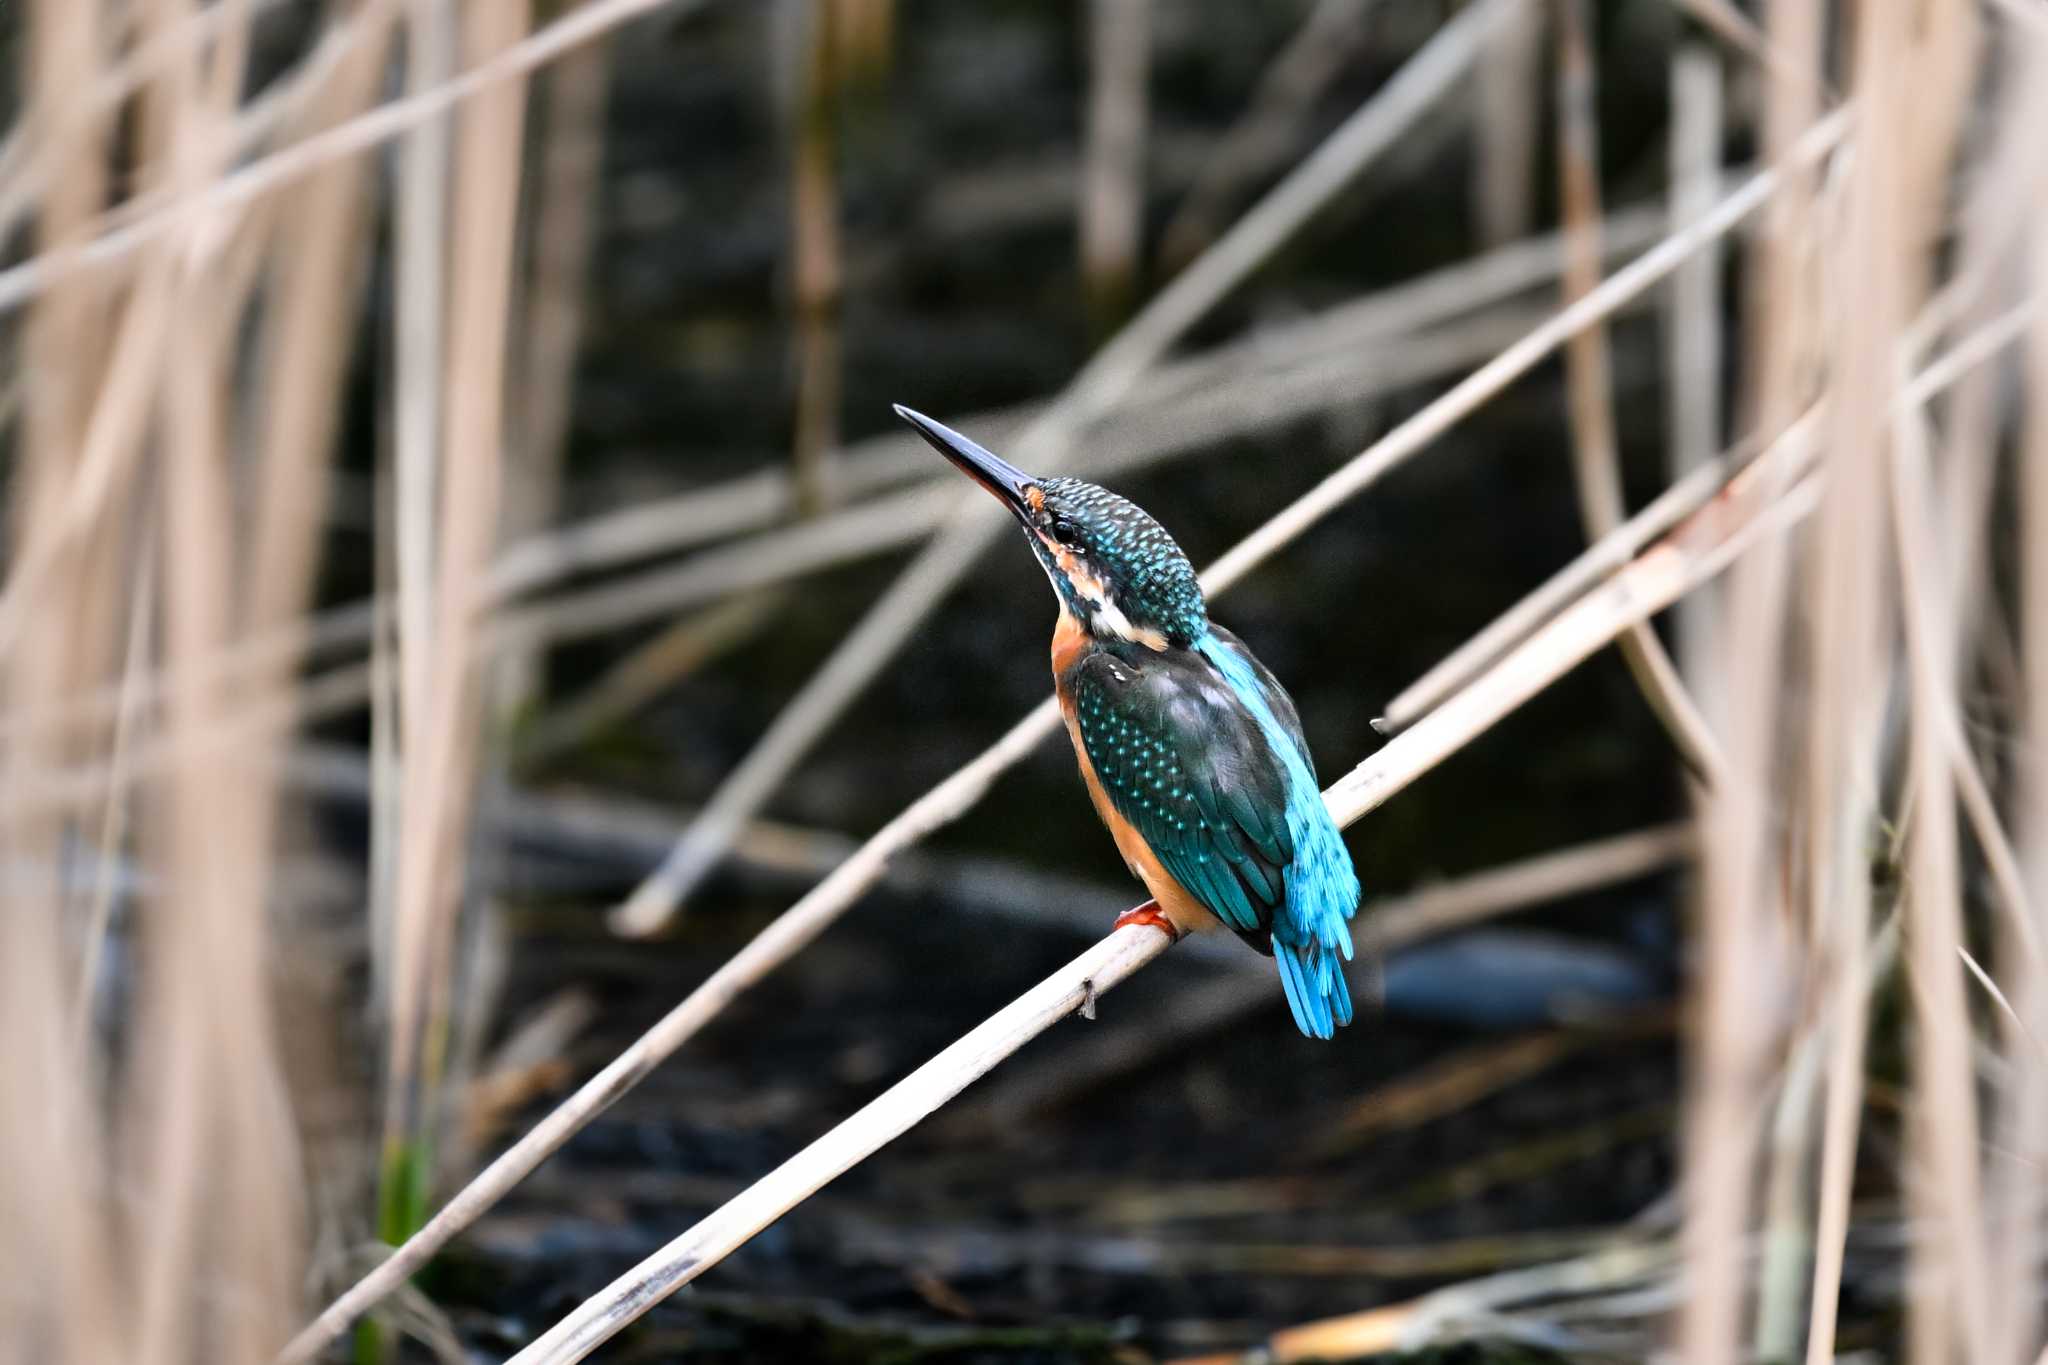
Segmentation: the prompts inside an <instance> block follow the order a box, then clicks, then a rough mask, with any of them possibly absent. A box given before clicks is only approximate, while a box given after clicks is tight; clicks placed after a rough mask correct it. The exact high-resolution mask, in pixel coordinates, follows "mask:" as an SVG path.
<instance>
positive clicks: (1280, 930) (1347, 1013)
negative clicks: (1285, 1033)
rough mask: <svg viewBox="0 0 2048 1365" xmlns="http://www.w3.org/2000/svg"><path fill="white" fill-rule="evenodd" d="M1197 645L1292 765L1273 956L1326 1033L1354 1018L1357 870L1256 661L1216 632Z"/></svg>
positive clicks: (1304, 1019) (1284, 981)
mask: <svg viewBox="0 0 2048 1365" xmlns="http://www.w3.org/2000/svg"><path fill="white" fill-rule="evenodd" d="M1195 648H1196V649H1197V650H1199V651H1200V652H1201V653H1202V654H1203V655H1204V656H1205V657H1206V658H1208V659H1209V661H1210V662H1211V663H1213V664H1215V665H1216V668H1217V671H1218V672H1219V673H1221V674H1222V675H1223V678H1224V680H1225V681H1227V682H1228V683H1229V684H1230V687H1231V690H1232V691H1234V692H1235V693H1237V695H1238V697H1239V698H1240V699H1241V700H1243V702H1244V703H1245V705H1246V706H1247V707H1249V708H1250V709H1251V712H1252V714H1253V715H1254V716H1256V717H1257V718H1258V721H1259V726H1260V728H1261V729H1262V730H1264V731H1265V733H1266V738H1267V741H1268V742H1269V743H1271V744H1272V746H1273V749H1274V751H1275V752H1276V753H1277V754H1279V755H1280V757H1281V759H1282V761H1283V763H1284V764H1285V766H1286V769H1287V777H1288V784H1287V785H1288V800H1287V831H1288V834H1289V836H1290V838H1291V841H1292V842H1293V845H1294V857H1293V860H1292V862H1291V863H1290V864H1289V866H1288V869H1287V900H1286V904H1285V905H1283V906H1281V907H1280V909H1279V911H1278V912H1277V913H1276V914H1275V915H1274V917H1273V959H1274V961H1275V962H1276V963H1277V964H1278V965H1279V968H1280V986H1281V989H1282V990H1283V991H1284V992H1286V995H1287V1005H1288V1008H1289V1009H1291V1010H1292V1011H1293V1012H1294V1023H1295V1026H1296V1027H1298V1028H1299V1029H1300V1030H1301V1031H1302V1032H1303V1033H1305V1034H1307V1035H1308V1036H1309V1037H1311V1038H1328V1037H1330V1036H1332V1035H1333V1034H1334V1033H1335V1032H1336V1031H1337V1028H1338V1027H1339V1026H1341V1025H1344V1024H1348V1023H1350V1022H1351V1017H1352V1008H1351V988H1350V986H1349V985H1348V984H1347V983H1346V982H1345V980H1344V967H1343V963H1344V962H1349V961H1350V960H1351V955H1352V943H1351V926H1350V923H1349V921H1350V919H1351V916H1352V913H1353V912H1354V911H1355V910H1357V908H1358V896H1359V886H1358V874H1357V872H1356V871H1355V870H1353V868H1352V866H1351V854H1350V852H1349V851H1348V850H1347V849H1346V848H1345V847H1344V840H1343V838H1342V837H1341V836H1340V835H1339V834H1338V833H1337V825H1336V822H1335V821H1333V820H1331V819H1330V812H1329V808H1328V807H1326V806H1324V804H1323V797H1322V793H1321V791H1320V790H1319V789H1318V787H1317V784H1316V776H1315V768H1314V766H1313V764H1312V763H1311V762H1310V760H1309V756H1308V751H1307V748H1306V746H1305V745H1304V744H1303V743H1302V741H1301V739H1300V738H1299V736H1298V735H1296V734H1294V733H1291V732H1290V731H1289V730H1288V729H1287V727H1285V726H1283V725H1282V724H1281V723H1280V720H1279V718H1278V717H1277V716H1276V715H1275V714H1274V712H1273V707H1272V704H1271V703H1270V702H1269V701H1268V699H1267V697H1266V688H1265V684H1264V683H1263V682H1262V681H1261V680H1260V678H1259V675H1258V673H1257V671H1256V670H1255V669H1254V667H1253V665H1252V664H1251V663H1250V662H1249V661H1248V660H1247V659H1245V658H1244V657H1243V656H1242V655H1240V654H1239V653H1238V652H1237V651H1236V650H1233V649H1231V648H1230V647H1229V646H1227V645H1225V644H1224V643H1223V642H1222V641H1221V640H1219V639H1217V638H1216V637H1215V636H1214V635H1209V636H1205V637H1203V638H1202V639H1201V640H1198V641H1197V642H1196V644H1195ZM1340 957H1341V959H1342V961H1340V960H1339V959H1340Z"/></svg>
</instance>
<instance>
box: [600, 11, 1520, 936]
mask: <svg viewBox="0 0 2048 1365" xmlns="http://www.w3.org/2000/svg"><path fill="white" fill-rule="evenodd" d="M1517 2H1518V0H1479V3H1477V4H1474V5H1472V6H1469V7H1468V8H1466V9H1465V10H1463V11H1462V12H1460V13H1459V14H1458V16H1457V17H1456V18H1454V19H1452V20H1451V21H1450V22H1449V23H1447V24H1445V25H1444V26H1443V28H1441V29H1439V30H1438V31H1437V33H1436V35H1435V36H1434V37H1432V38H1431V39H1430V40H1429V42H1427V43H1426V44H1424V45H1423V47H1422V49H1421V51H1419V52H1417V53H1416V54H1415V55H1414V56H1413V57H1411V58H1410V59H1409V60H1408V61H1407V62H1406V63H1405V64H1404V65H1403V66H1402V68H1401V69H1400V70H1399V71H1398V72H1396V73H1395V74H1394V76H1393V78H1392V79H1390V80H1389V81H1388V82H1387V83H1386V84H1385V85H1384V86H1383V87H1381V88H1380V89H1379V90H1378V91H1377V92H1375V93H1374V94H1373V96H1372V97H1371V98H1370V99H1368V100H1367V101H1366V102H1365V104H1364V105H1362V106H1361V107H1360V108H1359V109H1358V111H1357V112H1356V113H1354V114H1353V115H1352V116H1351V117H1350V118H1348V119H1346V120H1345V121H1344V123H1343V124H1341V125H1340V126H1339V127H1338V128H1337V130H1336V131H1335V132H1333V133H1332V134H1330V136H1329V137H1328V138H1327V139H1326V140H1325V141H1324V142H1323V143H1322V145H1321V146H1319V147H1317V148H1316V150H1315V152H1314V153H1312V154H1311V155H1310V156H1309V157H1308V159H1307V160H1305V161H1303V162H1302V163H1301V165H1299V166H1298V167H1296V168H1295V169H1294V170H1293V171H1291V172H1290V173H1289V174H1288V175H1287V176H1286V177H1285V178H1284V179H1282V180H1281V182H1280V183H1279V184H1278V185H1276V186H1274V187H1273V189H1272V190H1270V191H1269V192H1268V193H1267V194H1266V196H1265V197H1264V198H1263V199H1261V200H1259V202H1258V203H1257V204H1255V205H1253V206H1252V208H1251V209H1250V210H1248V211H1247V212H1246V213H1245V215H1244V216H1243V217H1242V218H1240V219H1239V220H1238V221H1237V223H1236V224H1235V225H1233V226H1232V227H1231V229H1230V231H1229V232H1227V233H1225V234H1224V235H1223V237H1222V238H1221V239H1220V240H1219V241H1217V242H1216V244H1215V245H1214V246H1212V247H1210V248H1209V249H1208V250H1207V251H1205V252H1203V253H1202V255H1201V256H1200V257H1199V258H1198V259H1197V260H1196V261H1195V262H1194V264H1193V265H1191V266H1189V267H1188V268H1187V270H1185V271H1183V272H1182V273H1181V274H1180V275H1179V276H1178V277H1176V278H1175V279H1174V281H1173V282H1172V283H1171V284H1169V285H1167V287H1166V288H1165V289H1163V290H1161V291H1160V292H1159V293H1158V294H1157V295H1156V296H1154V297H1153V298H1152V300H1151V301H1150V302H1148V303H1147V304H1146V305H1145V307H1144V309H1143V310H1142V311H1141V312H1140V313H1139V314H1138V315H1137V316H1136V317H1135V318H1133V319H1132V320H1131V322H1130V323H1129V325H1127V326H1126V327H1124V328H1123V330H1121V331H1120V332H1118V333H1117V334H1116V336H1115V337H1114V338H1112V339H1111V340H1110V341H1109V342H1108V343H1107V344H1105V345H1104V346H1103V347H1102V349H1101V350H1099V351H1097V352H1096V354H1095V356H1094V358H1093V359H1091V360H1090V361H1089V362H1088V364H1087V365H1086V366H1085V367H1083V369H1082V370H1081V372H1080V374H1078V375H1076V376H1075V377H1074V381H1073V383H1072V384H1070V385H1069V386H1068V387H1067V389H1066V391H1065V393H1063V394H1062V395H1061V397H1060V398H1059V400H1058V401H1056V402H1055V403H1054V405H1053V407H1052V408H1051V410H1049V411H1048V412H1047V413H1045V414H1044V415H1043V416H1042V417H1040V418H1039V419H1038V420H1037V421H1036V422H1034V423H1033V424H1032V425H1031V427H1030V428H1029V429H1028V430H1027V431H1025V432H1024V434H1023V435H1022V436H1021V437H1019V438H1018V441H1017V445H1016V448H1015V449H1014V450H1013V451H1012V452H1011V455H1012V457H1013V458H1014V459H1015V460H1016V462H1017V464H1018V465H1019V466H1020V467H1022V468H1024V469H1038V468H1041V467H1043V466H1045V465H1047V464H1054V463H1067V464H1069V465H1070V466H1072V465H1074V464H1076V463H1080V464H1081V465H1082V467H1083V468H1086V467H1087V464H1086V462H1075V461H1070V460H1066V459H1064V457H1065V456H1067V455H1068V454H1070V453H1071V452H1072V447H1073V444H1074V436H1075V433H1076V431H1077V430H1078V429H1079V427H1080V426H1081V425H1082V424H1083V423H1085V422H1086V421H1087V420H1089V419H1091V418H1093V417H1094V416H1096V415H1097V414H1099V413H1100V412H1101V411H1102V410H1103V409H1104V408H1106V407H1107V406H1108V405H1109V404H1111V403H1113V402H1115V401H1116V400H1117V399H1119V398H1121V397H1123V396H1124V395H1125V394H1127V393H1129V392H1130V390H1131V389H1132V388H1133V387H1135V386H1136V385H1137V383H1138V381H1139V380H1140V379H1142V378H1143V377H1144V374H1145V372H1146V371H1147V370H1149V369H1151V368H1152V367H1153V366H1154V365H1156V364H1157V363H1158V361H1159V360H1160V358H1161V357H1162V356H1163V355H1164V354H1165V353H1166V351H1167V349H1168V348H1169V347H1171V346H1172V345H1173V344H1174V343H1175V342H1176V341H1178V340H1179V339H1180V338H1181V337H1182V336H1184V335H1185V334H1186V332H1187V330H1188V329H1189V328H1191V327H1193V326H1194V325H1195V324H1196V323H1197V322H1199V321H1201V319H1202V318H1203V317H1205V316H1206V315H1207V314H1208V312H1209V310H1210V309H1211V308H1213V307H1214V306H1215V305H1216V304H1217V303H1218V302H1219V301H1220V300H1222V299H1223V298H1224V297H1226V296H1227V295H1228V294H1229V293H1230V291H1231V290H1233V289H1235V288H1236V287H1237V286H1238V285H1239V284H1241V283H1243V281H1244V280H1245V279H1246V278H1247V277H1249V276H1250V275H1251V273H1252V272H1253V271H1254V270H1256V269H1257V268H1258V267H1259V266H1260V265H1261V264H1263V263H1264V262H1265V261H1266V260H1267V259H1268V258H1269V257H1270V256H1271V255H1272V253H1273V252H1275V251H1277V250H1278V249H1279V248H1280V247H1281V246H1283V245H1284V244H1285V243H1286V242H1288V241H1289V240H1291V239H1292V238H1293V236H1294V235H1295V233H1297V232H1298V231H1299V230H1300V229H1301V228H1302V227H1303V226H1305V225H1306V224H1307V223H1308V222H1309V221H1310V220H1311V219H1312V218H1313V217H1314V216H1315V215H1316V214H1317V213H1318V212H1320V211H1321V209H1322V208H1323V206H1324V205H1325V204H1327V203H1328V202H1329V201H1330V200H1331V199H1332V198H1333V197H1335V196H1336V195H1337V194H1338V193H1339V192H1340V191H1341V190H1343V189H1344V188H1345V187H1346V186H1347V185H1349V184H1351V183H1352V182H1353V181H1354V180H1355V179H1356V178H1357V176H1358V174H1359V173H1360V171H1362V170H1363V169H1364V168H1365V167H1366V166H1368V165H1370V164H1371V163H1372V162H1373V161H1375V160H1377V159H1378V158H1379V157H1380V156H1381V155H1382V154H1383V153H1385V152H1387V151H1389V150H1391V149H1392V148H1394V147H1395V146H1397V145H1398V143H1399V140H1400V138H1401V136H1402V135H1403V133H1404V132H1405V131H1406V130H1407V129H1408V128H1409V127H1411V126H1412V125H1413V124H1414V122H1415V121H1416V120H1417V119H1419V118H1420V117H1421V116H1422V115H1423V114H1424V113H1425V112H1427V111H1428V110H1429V109H1430V108H1431V107H1433V106H1434V105H1435V104H1436V102H1437V101H1438V100H1440V99H1442V98H1443V97H1445V96H1446V95H1447V94H1449V93H1450V92H1451V91H1453V90H1455V89H1456V88H1457V78H1458V77H1459V76H1460V75H1461V74H1463V73H1464V72H1465V71H1466V70H1468V69H1469V68H1470V66H1471V63H1472V60H1473V57H1474V54H1475V53H1476V51H1477V49H1478V46H1479V44H1480V41H1481V40H1482V39H1483V38H1484V37H1485V35H1486V33H1487V32H1489V31H1490V30H1491V28H1492V26H1493V25H1494V24H1496V23H1498V22H1500V21H1501V19H1502V18H1503V17H1504V16H1505V15H1506V14H1508V13H1509V12H1510V11H1511V10H1512V9H1513V8H1514V5H1515V3H1517ZM956 505H957V506H959V507H960V508H961V511H960V512H959V513H957V514H955V516H954V518H953V519H952V520H951V521H950V522H949V523H948V524H947V525H946V526H945V527H944V528H943V529H942V530H940V532H939V533H938V535H937V536H936V537H934V538H933V540H932V542H931V544H930V545H928V546H927V547H926V548H925V550H924V551H923V552H922V553H921V554H919V555H918V557H917V558H916V559H915V560H913V561H912V562H911V564H910V567H909V568H907V569H905V570H904V571H903V573H902V575H901V576H900V577H898V578H897V580H896V581H895V582H894V583H892V584H891V585H890V586H889V588H888V589H887V591H885V592H884V593H883V594H882V597H881V599H880V600H879V601H877V602H876V603H875V605H874V606H873V607H872V608H870V609H869V611H868V613H867V614H866V615H865V616H863V617H862V618H861V620H860V622H859V623H858V624H857V625H856V626H855V627H854V629H853V631H852V632H851V633H850V634H849V635H848V636H847V637H846V639H845V640H843V641H842V642H841V643H840V645H839V646H838V648H836V649H835V650H834V651H833V652H832V654H831V656H830V657H829V658H827V659H826V661H825V663H824V664H823V665H822V666H821V667H820V668H819V670H818V671H817V673H815V674H814V675H813V676H812V677H811V678H810V679H809V680H808V681H807V682H806V683H805V684H804V685H803V687H802V688H801V689H799V691H798V692H797V695H796V696H795V697H794V698H792V699H791V701H790V702H789V704H788V705H787V706H786V707H784V708H783V710H782V711H781V712H780V713H779V714H778V715H777V716H776V718H775V720H774V721H773V722H771V723H770V725H769V727H768V729H767V731H766V732H765V733H764V734H763V735H762V736H761V738H760V740H759V741H758V742H757V743H756V744H755V745H754V747H753V748H752V749H750V750H749V751H748V753H747V755H746V757H745V758H743V759H742V760H741V761H740V763H739V766H738V767H736V768H735V769H734V770H733V772H732V773H731V774H730V775H729V776H728V777H727V779H726V781H725V782H724V783H723V784H722V785H721V786H720V787H719V788H718V790H717V791H715V792H713V793H712V796H711V799H710V800H709V801H707V802H706V803H705V805H704V810H703V813H702V814H701V815H700V816H699V817H698V819H697V821H696V822H695V823H694V824H692V825H691V826H690V827H689V828H688V829H686V830H684V831H683V833H682V835H681V837H680V838H678V839H677V841H676V846H675V848H674V850H673V851H671V853H670V854H669V856H668V858H667V859H666V860H665V861H664V862H663V863H662V865H661V866H660V867H659V868H658V869H656V870H655V872H654V873H653V874H652V875H650V876H649V877H647V878H646V880H644V881H643V882H642V883H641V884H640V886H639V887H638V888H637V889H636V890H635V891H634V892H633V894H632V896H630V897H629V898H628V899H627V900H626V901H625V902H624V904H622V905H620V906H619V907H618V908H617V909H616V910H614V911H613V912H612V916H611V925H612V928H613V930H614V931H615V932H618V933H621V934H627V935H633V936H643V935H647V934H651V933H655V932H658V931H659V930H660V928H661V927H662V926H663V925H664V924H666V923H667V922H668V921H669V919H670V918H671V917H672V916H673V915H674V914H675V911H676V908H677V907H678V906H679V905H680V904H681V903H682V901H683V899H684V898H685V897H686V896H687V895H688V894H689V893H690V891H691V890H692V889H694V888H695V887H696V886H697V884H698V883H699V882H701V881H702V879H703V878H704V876H705V875H706V874H707V873H708V872H709V871H710V870H711V869H712V868H713V867H714V866H716V865H717V862H718V860H719V859H720V858H722V857H723V856H724V854H725V850H726V849H727V848H728V847H729V846H730V844H731V842H732V839H733V836H734V835H735V834H737V832H738V831H739V830H740V829H741V828H742V827H744V825H745V824H746V822H747V821H748V820H749V819H751V818H752V816H753V815H754V814H755V812H757V811H758V810H759V809H760V807H761V806H762V804H763V803H765V802H766V800H767V799H768V797H769V796H770V795H771V794H772V793H773V792H774V791H775V790H776V789H777V788H779V787H780V786H781V785H782V782H783V780H784V779H785V778H786V777H787V776H788V774H789V773H790V771H791V770H792V769H794V768H795V766H796V765H797V763H798V762H800V761H801V760H802V758H803V756H804V755H805V754H807V753H808V752H810V749H811V746H812V745H813V744H814V743H816V742H817V740H818V738H819V737H820V736H821V735H823V733H824V732H825V730H826V728H827V727H828V726H829V725H831V724H832V723H833V722H834V721H836V720H837V719H838V718H839V716H840V714H841V712H843V711H844V710H845V708H846V707H847V706H848V705H849V704H851V702H852V701H853V699H854V698H855V697H856V696H858V695H859V694H860V693H861V692H862V691H863V690H864V689H865V688H866V687H867V685H868V684H869V683H870V682H871V681H872V680H873V679H874V677H875V675H876V674H877V673H879V672H880V671H881V669H882V668H883V666H884V665H885V664H886V663H887V662H888V661H889V660H890V659H892V658H894V657H895V656H896V654H897V652H898V651H899V650H900V649H901V648H902V646H903V643H904V641H906V640H907V639H908V638H909V636H910V633H911V631H912V630H914V629H915V628H916V626H917V624H918V622H920V621H922V620H923V619H924V618H925V617H926V616H927V615H928V614H929V613H930V612H931V610H932V609H933V608H934V607H936V606H937V605H938V603H939V602H940V601H941V600H942V599H943V598H944V597H945V595H946V594H947V593H948V592H949V591H951V590H952V588H953V585H954V584H956V583H958V582H959V580H960V579H961V578H962V577H964V576H965V574H966V573H967V570H968V569H969V568H970V567H971V566H972V565H973V564H974V563H975V562H976V560H978V559H979V558H980V556H981V553H982V551H983V550H984V549H985V548H986V547H987V546H988V544H989V543H990V542H991V541H993V540H994V538H995V537H996V535H997V534H998V533H999V531H1000V529H1001V528H1002V527H1003V525H1004V524H1006V522H1007V520H1008V518H1007V516H1006V515H1005V514H1004V513H1003V512H1002V510H1001V509H1000V508H998V507H996V506H994V505H993V504H992V503H990V502H989V501H988V500H987V499H986V498H984V497H981V496H979V495H977V494H975V493H974V492H973V491H972V490H967V491H963V492H962V493H961V494H959V495H957V499H956Z"/></svg>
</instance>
